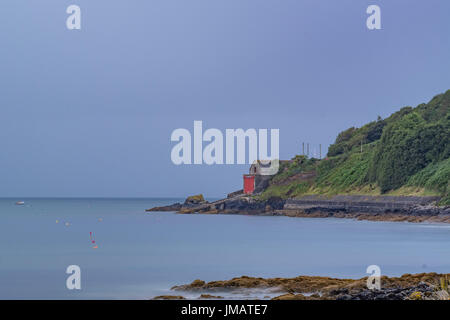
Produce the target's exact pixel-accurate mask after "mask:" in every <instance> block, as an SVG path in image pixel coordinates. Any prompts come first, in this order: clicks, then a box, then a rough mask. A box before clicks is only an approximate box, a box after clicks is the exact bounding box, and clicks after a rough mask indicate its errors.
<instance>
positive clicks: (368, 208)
mask: <svg viewBox="0 0 450 320" xmlns="http://www.w3.org/2000/svg"><path fill="white" fill-rule="evenodd" d="M438 200H439V197H412V196H411V197H408V196H360V195H352V196H348V195H339V196H334V197H331V198H326V197H323V196H305V197H302V198H300V199H288V200H286V202H285V204H284V207H283V210H301V211H304V212H305V213H307V212H314V211H341V212H346V213H374V214H380V213H402V214H430V215H435V214H445V213H448V214H450V211H449V210H448V208H447V210H446V208H442V207H436V206H433V205H432V204H433V203H434V202H436V201H438Z"/></svg>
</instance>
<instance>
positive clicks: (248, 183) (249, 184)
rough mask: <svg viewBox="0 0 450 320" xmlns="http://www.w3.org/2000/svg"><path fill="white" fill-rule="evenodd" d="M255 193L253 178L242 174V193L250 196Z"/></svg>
mask: <svg viewBox="0 0 450 320" xmlns="http://www.w3.org/2000/svg"><path fill="white" fill-rule="evenodd" d="M253 191H255V176H252V175H247V174H244V193H245V194H252V193H253Z"/></svg>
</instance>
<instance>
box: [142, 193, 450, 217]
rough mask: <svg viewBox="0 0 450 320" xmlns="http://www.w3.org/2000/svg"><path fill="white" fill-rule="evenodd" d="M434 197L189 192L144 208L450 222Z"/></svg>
mask: <svg viewBox="0 0 450 320" xmlns="http://www.w3.org/2000/svg"><path fill="white" fill-rule="evenodd" d="M437 201H439V197H415V196H366V195H337V196H331V197H327V196H320V195H309V196H304V197H301V198H297V199H287V200H284V199H281V198H278V197H272V198H269V199H268V200H261V199H259V198H258V197H257V196H248V195H244V194H240V193H234V194H231V196H230V197H228V198H226V199H222V200H218V201H214V202H208V201H205V200H204V198H203V196H202V195H197V196H192V197H189V198H187V199H186V201H185V202H184V203H183V204H181V203H175V204H172V205H168V206H164V207H156V208H151V209H147V210H146V211H149V212H150V211H172V212H173V211H175V212H177V213H185V214H194V213H203V214H246V215H275V216H288V217H307V218H328V217H335V218H351V219H358V220H371V221H407V222H443V223H450V207H449V206H446V207H439V206H436V205H435V203H437Z"/></svg>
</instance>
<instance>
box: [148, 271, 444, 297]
mask: <svg viewBox="0 0 450 320" xmlns="http://www.w3.org/2000/svg"><path fill="white" fill-rule="evenodd" d="M449 276H450V275H449V274H438V273H434V272H430V273H418V274H404V275H402V276H400V277H387V276H381V277H380V289H373V290H370V289H368V288H367V279H368V278H367V277H364V278H360V279H341V278H330V277H321V276H298V277H295V278H256V277H249V276H241V277H236V278H232V279H230V280H222V281H210V282H205V281H203V280H199V279H197V280H194V281H193V282H192V283H190V284H184V285H178V286H174V287H172V288H171V290H173V291H175V292H176V295H166V296H158V297H155V298H154V299H186V298H185V297H184V296H183V295H182V294H183V292H185V293H191V294H192V293H195V294H197V295H198V296H199V298H198V299H222V298H223V297H222V296H221V294H223V293H224V292H226V293H229V294H242V293H243V292H246V291H247V292H248V290H253V292H254V293H255V292H257V291H258V290H259V291H260V293H261V294H264V292H267V290H270V291H271V292H272V293H276V294H275V295H274V296H273V297H269V296H267V297H266V299H272V300H449V299H450V295H449V293H450V291H449V284H450V281H449Z"/></svg>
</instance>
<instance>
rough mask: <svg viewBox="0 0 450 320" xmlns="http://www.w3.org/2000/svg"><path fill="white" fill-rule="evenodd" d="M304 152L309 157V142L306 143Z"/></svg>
mask: <svg viewBox="0 0 450 320" xmlns="http://www.w3.org/2000/svg"><path fill="white" fill-rule="evenodd" d="M306 153H307V154H308V157H309V143H308V144H307V145H306Z"/></svg>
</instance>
